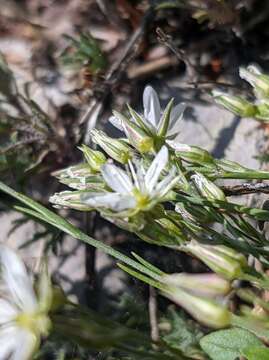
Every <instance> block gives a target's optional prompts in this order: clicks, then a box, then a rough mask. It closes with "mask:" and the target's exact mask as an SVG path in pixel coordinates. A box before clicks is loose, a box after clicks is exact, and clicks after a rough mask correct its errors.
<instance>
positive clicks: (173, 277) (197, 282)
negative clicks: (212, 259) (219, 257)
mask: <svg viewBox="0 0 269 360" xmlns="http://www.w3.org/2000/svg"><path fill="white" fill-rule="evenodd" d="M162 280H163V282H164V283H165V284H167V285H173V286H176V287H180V288H182V289H184V290H186V291H189V292H191V293H193V294H195V295H197V296H204V297H216V296H221V295H226V294H227V293H228V292H229V291H230V290H231V286H230V282H229V281H227V280H225V279H223V278H221V277H220V276H218V275H216V274H209V273H208V274H185V273H180V274H169V275H163V276H162Z"/></svg>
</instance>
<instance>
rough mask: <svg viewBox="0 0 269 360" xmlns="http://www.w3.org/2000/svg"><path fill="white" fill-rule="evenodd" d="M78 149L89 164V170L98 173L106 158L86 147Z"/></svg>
mask: <svg viewBox="0 0 269 360" xmlns="http://www.w3.org/2000/svg"><path fill="white" fill-rule="evenodd" d="M79 149H80V150H81V151H82V152H83V155H84V157H85V160H86V161H87V163H88V164H89V166H90V168H91V169H92V170H93V171H95V172H99V171H100V168H101V166H102V165H104V164H105V163H106V157H105V155H104V154H103V153H101V152H100V151H96V150H93V149H91V148H89V146H87V145H82V146H81V147H79Z"/></svg>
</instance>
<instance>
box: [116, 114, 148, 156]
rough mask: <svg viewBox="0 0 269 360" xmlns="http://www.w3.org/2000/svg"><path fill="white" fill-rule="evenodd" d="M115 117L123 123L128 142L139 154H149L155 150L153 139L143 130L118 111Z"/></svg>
mask: <svg viewBox="0 0 269 360" xmlns="http://www.w3.org/2000/svg"><path fill="white" fill-rule="evenodd" d="M113 115H114V116H115V117H116V118H118V119H119V120H120V121H121V123H122V126H123V129H124V132H125V134H126V136H127V138H128V140H129V141H130V143H131V144H132V145H133V146H134V147H135V148H136V149H137V150H138V151H139V152H141V153H147V152H150V151H152V150H153V145H154V141H153V138H152V137H150V136H149V135H148V134H147V133H146V132H145V131H144V130H143V129H141V128H140V127H139V126H138V125H137V124H135V123H134V122H133V121H131V120H129V119H128V118H126V117H125V116H123V115H122V114H120V113H119V112H117V111H113Z"/></svg>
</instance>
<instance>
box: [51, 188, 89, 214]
mask: <svg viewBox="0 0 269 360" xmlns="http://www.w3.org/2000/svg"><path fill="white" fill-rule="evenodd" d="M82 193H83V191H62V192H59V193H55V194H54V195H53V196H51V197H50V198H49V201H50V202H51V203H52V204H54V207H56V208H70V209H74V210H80V211H90V210H92V208H91V207H89V206H87V205H86V204H83V203H82V202H81V200H80V199H81V194H82Z"/></svg>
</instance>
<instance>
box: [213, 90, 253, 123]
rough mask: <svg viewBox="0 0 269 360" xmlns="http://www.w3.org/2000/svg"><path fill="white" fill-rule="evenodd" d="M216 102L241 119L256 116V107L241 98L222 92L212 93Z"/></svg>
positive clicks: (215, 91)
mask: <svg viewBox="0 0 269 360" xmlns="http://www.w3.org/2000/svg"><path fill="white" fill-rule="evenodd" d="M212 94H213V97H214V100H215V101H216V102H217V103H218V104H220V105H222V106H224V107H225V109H227V110H229V111H231V112H232V113H234V114H236V115H239V116H241V117H253V116H255V114H256V106H255V105H253V104H252V103H251V102H249V101H247V100H246V99H244V98H241V97H239V96H233V95H229V94H225V93H223V92H221V91H218V90H214V91H213V92H212Z"/></svg>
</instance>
